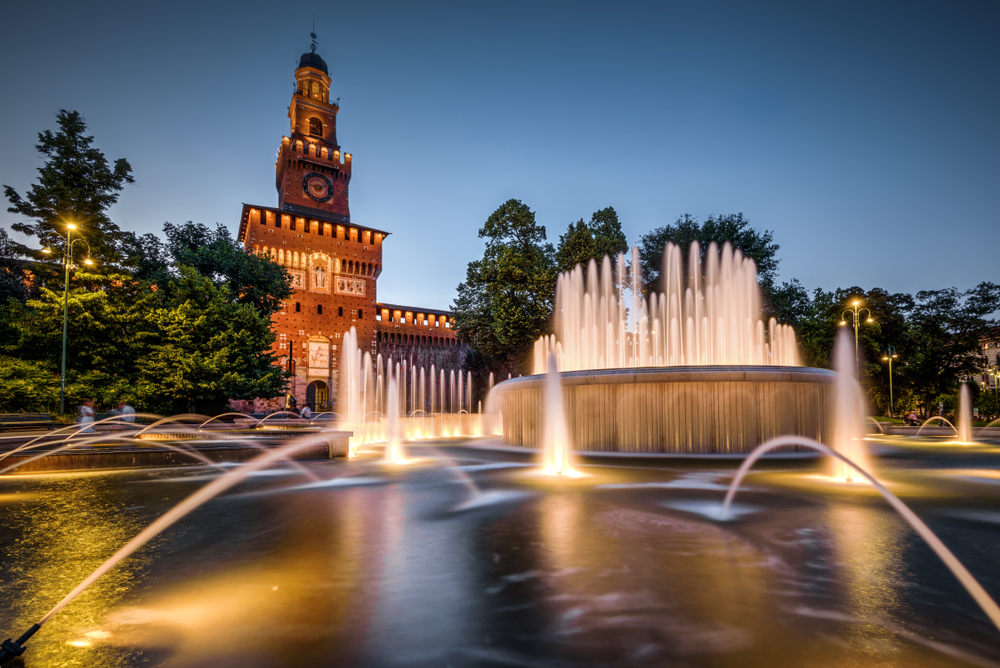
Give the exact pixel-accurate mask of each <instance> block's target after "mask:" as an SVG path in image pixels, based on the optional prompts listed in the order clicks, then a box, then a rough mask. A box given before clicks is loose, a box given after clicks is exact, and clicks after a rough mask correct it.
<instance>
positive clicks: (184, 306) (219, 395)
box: [135, 266, 285, 413]
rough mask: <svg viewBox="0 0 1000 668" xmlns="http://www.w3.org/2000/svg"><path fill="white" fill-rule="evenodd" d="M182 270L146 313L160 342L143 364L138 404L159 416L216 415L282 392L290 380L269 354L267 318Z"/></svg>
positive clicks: (222, 288)
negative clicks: (233, 402) (234, 402)
mask: <svg viewBox="0 0 1000 668" xmlns="http://www.w3.org/2000/svg"><path fill="white" fill-rule="evenodd" d="M178 273H179V274H180V275H179V277H178V278H177V280H176V281H173V282H171V283H170V284H169V289H168V290H167V294H166V295H165V296H164V297H162V298H161V300H160V302H159V304H157V306H156V307H154V308H152V309H151V311H150V312H149V313H148V314H147V316H146V321H147V322H148V324H149V326H150V328H151V329H152V330H153V331H155V332H156V338H157V340H158V342H157V344H155V345H150V346H149V347H148V349H147V350H146V351H145V352H144V353H143V354H142V355H141V357H139V359H138V362H137V366H138V375H137V379H136V381H137V382H136V388H135V395H136V401H137V403H139V404H140V405H143V406H147V407H150V408H151V409H152V410H154V411H156V412H161V413H168V412H175V413H176V412H185V411H190V412H202V413H214V412H220V411H223V410H224V409H225V406H226V402H227V400H229V399H252V398H254V397H270V396H275V395H278V394H280V393H281V392H282V391H283V388H284V385H285V375H284V373H283V372H282V371H281V369H280V368H279V367H278V366H276V365H275V364H276V361H277V360H276V358H275V356H274V354H273V353H272V352H271V350H270V346H271V344H272V343H274V334H273V332H272V331H271V322H270V318H269V317H268V315H269V314H266V313H263V312H261V311H260V310H258V309H257V308H255V307H254V306H253V305H251V304H244V303H240V302H239V300H237V299H234V298H233V296H232V295H231V293H230V292H229V288H228V286H226V285H222V286H220V287H217V286H215V285H214V284H213V282H212V281H211V279H209V278H208V277H207V276H204V275H202V274H200V273H199V272H198V271H196V270H195V269H193V268H191V267H185V266H181V267H180V268H179V271H178Z"/></svg>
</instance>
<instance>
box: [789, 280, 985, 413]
mask: <svg viewBox="0 0 1000 668" xmlns="http://www.w3.org/2000/svg"><path fill="white" fill-rule="evenodd" d="M774 295H777V298H775V297H772V309H773V312H774V313H775V316H776V317H780V318H781V319H782V320H783V321H784V322H787V323H788V324H791V325H793V326H794V327H795V333H796V337H797V338H798V342H799V350H800V352H801V354H802V363H803V364H804V365H806V366H814V367H827V368H828V367H829V366H830V363H831V359H832V351H833V346H834V342H835V340H836V337H837V332H838V330H839V329H841V328H846V329H847V330H848V331H849V333H850V336H851V341H852V344H853V339H854V320H853V316H852V315H851V313H850V312H849V311H848V312H847V313H846V316H845V311H847V309H849V308H850V307H851V306H852V304H853V302H854V301H858V302H860V303H859V308H867V309H869V310H870V312H871V317H872V320H873V322H867V318H868V313H867V312H862V313H861V322H860V326H859V328H858V349H859V357H860V363H859V365H858V375H859V379H860V380H861V381H862V384H863V385H864V386H865V387H866V388H867V390H868V397H869V401H870V402H871V404H872V407H873V408H875V409H876V410H877V411H878V412H881V413H886V414H887V413H888V410H889V368H888V363H887V361H886V360H884V359H883V358H884V357H886V356H887V354H888V353H887V351H888V350H889V347H890V346H892V347H893V348H894V350H895V353H896V354H897V357H896V358H895V359H894V360H893V368H892V373H893V376H892V385H893V393H892V394H893V399H894V405H895V413H896V414H897V415H898V414H900V413H902V412H903V411H904V410H907V409H911V408H917V407H918V406H919V407H922V410H923V412H924V413H925V414H929V413H936V411H937V409H936V406H937V404H938V402H939V401H940V397H942V396H947V397H954V395H955V393H956V392H957V390H958V383H959V380H960V379H961V378H965V377H971V376H973V375H974V374H975V373H976V372H977V371H978V370H980V369H981V368H982V367H983V365H984V362H983V356H982V350H981V348H980V346H981V339H982V337H983V336H985V335H986V334H987V332H988V331H989V330H990V328H991V327H993V326H995V321H994V320H992V319H991V315H992V314H993V313H995V312H996V311H997V310H998V309H1000V286H997V285H994V284H992V283H981V284H980V285H978V286H976V287H975V288H973V289H972V290H968V291H965V292H960V291H958V290H956V289H954V288H949V289H946V290H933V291H925V292H919V293H917V295H916V297H913V296H910V295H907V294H900V293H896V294H893V293H889V292H886V291H885V290H882V289H879V288H873V289H872V290H868V291H865V290H863V289H861V288H858V287H853V288H848V289H838V290H835V291H833V292H826V291H824V290H816V291H815V292H814V293H813V296H812V298H811V299H810V298H808V296H807V295H806V293H805V290H804V289H802V287H801V285H799V284H798V283H797V282H795V281H793V282H792V283H785V284H783V285H782V286H781V287H780V288H778V289H777V290H776V291H775V292H774ZM842 316H843V320H842ZM841 322H844V323H845V324H844V325H840V323H841ZM952 400H953V399H952V398H949V399H948V401H949V402H950V401H952Z"/></svg>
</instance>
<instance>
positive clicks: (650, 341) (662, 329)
mask: <svg viewBox="0 0 1000 668" xmlns="http://www.w3.org/2000/svg"><path fill="white" fill-rule="evenodd" d="M617 267H618V271H617V273H616V274H613V273H612V271H611V259H610V258H608V257H605V258H604V259H603V261H602V262H601V268H600V270H598V267H597V263H596V262H595V261H594V260H591V261H590V263H589V265H588V267H587V271H586V275H585V274H584V271H583V268H582V267H581V266H579V265H578V266H577V267H576V268H575V269H573V270H572V271H568V272H564V273H562V274H560V275H559V278H558V281H557V284H556V308H555V316H556V318H555V325H554V331H555V333H554V334H552V335H550V336H543V337H542V338H540V339H539V340H538V341H536V342H535V349H534V373H536V374H541V373H545V368H546V365H547V360H548V356H549V354H550V353H551V354H554V355H555V356H556V361H557V363H558V365H559V369H560V370H561V371H579V370H586V369H613V368H624V367H645V366H705V365H764V366H798V364H799V362H798V350H797V347H796V343H795V332H794V330H793V329H792V328H791V327H789V326H787V325H781V324H778V323H777V322H776V321H775V319H774V318H771V319H769V320H768V322H767V323H766V326H765V322H764V320H763V318H762V316H761V303H762V296H761V291H760V286H759V285H758V283H757V266H756V264H755V263H754V261H753V260H751V259H750V258H746V257H744V256H743V254H742V253H741V252H740V251H739V250H733V248H732V247H731V246H730V245H729V244H728V243H725V244H723V246H722V248H721V250H720V249H719V248H718V246H717V245H716V244H715V243H714V242H712V243H711V244H709V246H708V252H707V253H706V255H705V258H704V260H703V259H702V256H701V248H700V246H699V245H698V243H697V242H695V243H692V244H691V248H690V252H689V257H688V262H687V264H686V265H685V263H684V262H683V259H682V253H681V249H680V247H679V246H676V245H674V244H672V243H668V244H667V245H666V247H665V248H664V252H663V269H662V272H661V274H660V284H661V286H662V287H663V290H664V291H663V292H661V293H657V292H653V293H652V294H650V295H649V298H648V299H646V298H644V297H643V296H642V276H641V269H640V264H639V255H638V249H636V248H633V249H632V266H631V288H630V290H631V293H632V295H631V308H630V309H629V308H628V306H627V305H626V296H625V293H624V291H623V290H622V284H623V283H624V282H625V279H624V277H625V275H626V269H625V257H624V255H619V256H618V258H617Z"/></svg>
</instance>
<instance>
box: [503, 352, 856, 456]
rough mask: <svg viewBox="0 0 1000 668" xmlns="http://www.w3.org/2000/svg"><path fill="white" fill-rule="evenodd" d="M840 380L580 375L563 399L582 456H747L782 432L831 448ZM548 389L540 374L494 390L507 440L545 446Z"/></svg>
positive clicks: (780, 371)
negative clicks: (591, 453) (586, 452)
mask: <svg viewBox="0 0 1000 668" xmlns="http://www.w3.org/2000/svg"><path fill="white" fill-rule="evenodd" d="M835 378H836V374H835V373H834V372H832V371H828V370H825V369H813V368H809V367H781V366H697V367H647V368H632V369H601V370H591V371H570V372H567V373H563V374H562V385H563V395H564V400H563V403H564V405H565V410H566V419H567V422H568V424H569V429H570V432H571V439H572V442H573V447H574V449H576V450H589V451H598V452H601V451H603V452H638V453H679V454H739V453H749V452H750V451H751V450H753V449H754V448H755V447H757V446H758V445H760V444H761V443H763V442H764V441H766V440H768V439H769V438H773V437H775V436H779V435H789V434H794V435H799V436H807V437H809V438H813V439H816V440H817V441H820V442H824V443H827V442H829V439H830V436H831V435H832V419H831V412H832V407H833V392H834V379H835ZM543 385H544V376H542V375H535V376H522V377H520V378H514V379H512V380H508V381H505V382H503V383H500V384H499V385H497V386H496V387H495V388H494V390H493V392H494V395H493V400H494V404H493V405H494V407H495V408H497V409H499V410H500V412H501V414H502V422H503V441H504V443H506V444H508V445H517V446H525V447H541V440H542V434H543V431H544V419H543V410H544V409H543V405H544V402H543V401H542V394H543Z"/></svg>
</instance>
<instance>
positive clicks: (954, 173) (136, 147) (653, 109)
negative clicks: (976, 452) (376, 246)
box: [0, 0, 1000, 308]
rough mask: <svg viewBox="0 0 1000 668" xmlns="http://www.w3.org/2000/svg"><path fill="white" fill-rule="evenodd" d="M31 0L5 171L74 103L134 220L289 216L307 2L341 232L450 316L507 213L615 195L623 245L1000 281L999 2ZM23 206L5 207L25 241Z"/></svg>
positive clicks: (19, 26) (561, 227)
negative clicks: (490, 220) (663, 241)
mask: <svg viewBox="0 0 1000 668" xmlns="http://www.w3.org/2000/svg"><path fill="white" fill-rule="evenodd" d="M295 6H296V5H294V4H291V3H286V2H255V1H253V0H246V1H244V2H189V1H187V0H184V1H171V2H163V3H148V2H135V1H131V2H104V1H101V0H97V1H93V2H49V1H46V0H37V1H34V2H18V3H11V5H10V6H7V7H5V9H4V12H3V19H4V20H3V23H2V26H0V36H2V39H0V87H2V91H3V99H4V102H5V103H4V104H3V105H0V183H2V184H6V185H10V186H13V187H14V188H15V189H17V190H18V191H19V192H21V193H22V194H23V193H24V192H25V191H27V190H28V188H29V187H30V184H31V183H32V182H34V180H35V177H36V172H35V171H34V170H35V169H36V168H37V167H38V166H39V165H40V161H39V158H38V156H37V154H36V152H35V150H34V144H35V142H36V135H37V133H38V132H39V131H41V130H44V129H47V128H55V125H56V124H55V114H56V112H57V111H58V110H59V109H61V108H65V109H75V110H78V111H80V112H82V113H83V114H84V116H85V117H86V119H87V122H88V124H89V128H90V133H91V134H93V135H95V137H96V144H97V146H98V147H99V148H101V149H102V150H103V151H104V153H105V154H106V155H107V156H108V158H109V159H115V158H120V157H124V158H127V159H128V160H129V162H130V163H131V164H132V167H133V170H134V173H135V177H136V184H135V185H134V186H130V187H128V188H127V189H126V190H125V192H124V193H123V194H122V197H121V200H120V201H119V203H118V205H116V206H115V208H114V209H113V211H112V218H113V219H114V220H115V221H116V222H117V223H118V224H119V225H120V226H121V227H123V228H124V229H131V230H135V231H137V232H140V233H142V232H158V233H159V232H161V230H162V225H163V223H164V222H165V221H171V222H175V223H180V222H183V221H185V220H194V221H197V222H203V223H208V224H214V223H216V222H219V223H223V224H225V225H227V226H228V227H229V228H230V229H231V230H232V231H233V232H234V233H235V231H236V229H237V227H238V223H239V215H240V211H241V204H242V203H243V202H248V203H254V204H261V205H267V206H274V205H275V204H276V203H277V194H276V191H275V188H274V160H275V155H276V152H277V148H278V143H279V141H280V138H281V136H282V135H283V134H287V133H288V119H287V116H286V113H287V106H288V103H289V100H290V98H291V94H292V90H293V81H294V78H293V74H294V70H295V67H296V66H297V64H298V58H299V56H300V55H301V54H302V53H303V52H304V51H306V50H307V49H308V45H309V31H310V28H311V21H312V15H313V12H315V18H316V31H317V33H318V34H319V44H320V46H319V49H318V53H320V55H322V56H323V57H324V59H325V60H326V61H327V63H328V64H329V65H330V70H331V71H330V74H331V76H332V78H333V84H332V95H333V97H335V98H336V97H340V98H341V102H340V104H341V108H340V113H339V115H338V139H339V141H340V144H341V146H342V147H343V150H344V151H346V152H349V153H352V154H353V157H354V165H353V167H354V169H353V178H352V182H351V215H352V220H353V221H354V222H356V223H358V224H360V225H369V226H372V227H375V228H379V229H384V230H387V231H389V232H391V233H392V236H390V237H389V238H388V239H387V241H386V243H385V247H384V248H385V251H384V271H383V273H382V277H381V280H380V281H379V292H378V297H379V299H380V300H382V301H388V302H393V303H404V304H412V305H418V306H426V307H434V308H447V307H448V306H449V304H450V303H451V301H452V299H453V298H454V294H455V286H456V285H457V284H458V283H459V281H461V280H463V278H464V276H465V266H466V264H467V263H468V262H469V261H470V260H473V259H476V258H478V257H480V256H481V254H482V248H483V244H482V242H481V241H480V240H479V239H478V237H477V231H478V229H479V227H480V226H481V225H482V223H483V222H484V221H485V219H486V218H487V217H488V216H489V214H490V213H492V212H493V211H494V210H495V209H496V208H497V207H498V206H499V205H500V204H501V203H503V202H504V201H505V200H507V199H509V198H517V199H520V200H522V201H523V202H525V203H526V204H527V205H528V206H530V207H531V208H532V210H534V211H535V212H536V215H537V217H538V220H539V221H540V222H541V223H542V224H544V225H545V226H546V228H547V230H548V234H549V239H550V240H551V241H552V242H553V243H555V242H557V241H558V237H559V234H561V233H563V232H564V231H565V229H566V226H567V225H568V224H569V223H570V222H571V221H574V220H576V219H579V218H586V219H589V217H590V214H591V213H592V212H593V211H595V210H597V209H600V208H603V207H606V206H613V207H615V209H616V210H617V211H618V213H619V216H620V218H621V220H622V221H623V225H624V229H625V232H626V234H627V235H628V239H629V242H630V243H633V242H635V240H636V239H638V237H639V236H640V235H642V234H644V233H645V232H647V231H649V230H651V229H653V228H655V227H658V226H660V225H663V224H666V223H670V222H673V221H674V220H675V219H676V218H677V217H678V216H679V215H680V214H682V213H691V214H693V215H694V216H696V217H698V218H699V219H704V218H705V217H707V216H708V215H709V214H712V213H717V214H718V213H735V212H737V211H742V212H743V213H744V214H745V215H746V216H747V217H748V218H749V219H750V221H751V222H752V223H753V224H754V225H755V226H756V227H759V228H765V229H770V230H773V231H774V237H775V240H776V241H777V242H778V243H779V244H780V245H781V247H782V248H781V250H780V251H779V257H780V258H781V264H780V270H779V273H780V280H788V279H791V278H798V279H799V280H801V281H802V282H803V284H804V285H805V286H806V287H807V288H810V289H812V288H815V287H823V288H825V289H833V288H836V287H848V286H851V285H860V286H862V287H865V288H870V287H875V286H879V287H883V288H885V289H888V290H891V291H904V292H916V291H918V290H923V289H934V288H943V287H949V286H956V287H959V288H962V289H965V288H969V287H972V286H973V285H975V284H976V283H978V282H980V281H984V280H992V281H995V282H996V281H998V280H1000V259H998V253H997V251H998V249H1000V72H998V69H1000V39H998V38H997V35H1000V4H997V3H993V2H982V3H963V2H947V3H945V2H937V3H930V2H919V1H913V2H905V3H904V2H896V3H887V2H871V1H866V2H837V3H833V2H828V3H816V2H756V3H750V2H710V1H698V2H694V1H692V2H665V1H661V2H650V3H642V2H621V3H611V2H593V3H590V2H564V3H556V2H523V3H522V2H497V3H487V2H469V1H468V0H466V1H464V2H463V1H456V2H413V1H403V2H354V3H345V2H341V3H319V2H316V3H313V4H312V5H309V4H307V3H301V5H300V6H301V11H300V12H298V13H296V11H295V9H294V7H295ZM15 219H16V218H15V216H14V214H10V213H7V212H6V203H5V206H4V207H3V211H2V212H0V225H2V226H4V227H9V225H10V223H12V222H14V221H15Z"/></svg>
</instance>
